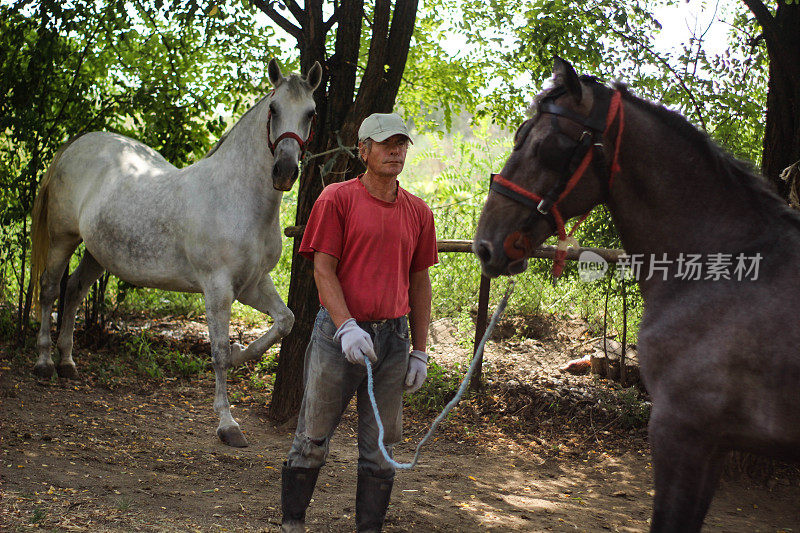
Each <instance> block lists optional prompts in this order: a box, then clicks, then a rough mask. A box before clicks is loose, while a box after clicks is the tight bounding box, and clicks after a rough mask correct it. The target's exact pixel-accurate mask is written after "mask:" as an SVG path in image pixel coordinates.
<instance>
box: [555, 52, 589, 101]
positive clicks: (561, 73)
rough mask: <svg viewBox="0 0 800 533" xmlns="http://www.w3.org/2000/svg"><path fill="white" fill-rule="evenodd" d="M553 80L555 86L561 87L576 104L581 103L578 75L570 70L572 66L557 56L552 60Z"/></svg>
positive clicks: (573, 70) (572, 69)
mask: <svg viewBox="0 0 800 533" xmlns="http://www.w3.org/2000/svg"><path fill="white" fill-rule="evenodd" d="M553 79H554V80H555V84H556V85H561V86H563V87H564V88H565V89H566V90H567V92H569V94H570V95H571V96H572V97H573V98H574V99H575V101H576V102H580V101H581V94H582V92H583V91H582V89H581V80H580V79H579V78H578V73H577V72H575V69H574V68H572V65H570V64H569V62H568V61H567V60H565V59H561V58H560V57H558V56H555V58H553Z"/></svg>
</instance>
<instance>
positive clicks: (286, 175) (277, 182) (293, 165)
mask: <svg viewBox="0 0 800 533" xmlns="http://www.w3.org/2000/svg"><path fill="white" fill-rule="evenodd" d="M299 174H300V169H299V167H298V165H297V162H296V161H292V160H287V159H283V158H281V159H278V160H277V161H276V162H275V165H273V167H272V186H273V187H274V188H275V189H276V190H279V191H288V190H290V189H291V188H292V186H293V185H294V182H295V181H297V176H298V175H299Z"/></svg>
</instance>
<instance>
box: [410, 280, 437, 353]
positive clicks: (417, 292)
mask: <svg viewBox="0 0 800 533" xmlns="http://www.w3.org/2000/svg"><path fill="white" fill-rule="evenodd" d="M431 296H432V291H431V278H430V276H429V275H428V269H427V268H426V269H424V270H420V271H417V272H412V273H411V275H410V276H409V288H408V303H409V306H410V307H411V313H409V319H410V321H409V322H410V326H411V347H412V349H413V350H419V351H421V352H424V351H426V350H427V345H428V325H429V324H430V321H431Z"/></svg>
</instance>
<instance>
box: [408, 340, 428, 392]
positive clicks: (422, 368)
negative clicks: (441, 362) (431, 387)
mask: <svg viewBox="0 0 800 533" xmlns="http://www.w3.org/2000/svg"><path fill="white" fill-rule="evenodd" d="M427 377H428V354H426V353H425V352H423V351H420V350H413V351H412V352H411V354H410V355H409V356H408V371H407V372H406V390H407V391H408V392H415V391H416V390H417V389H419V388H420V387H422V384H423V383H425V378H427Z"/></svg>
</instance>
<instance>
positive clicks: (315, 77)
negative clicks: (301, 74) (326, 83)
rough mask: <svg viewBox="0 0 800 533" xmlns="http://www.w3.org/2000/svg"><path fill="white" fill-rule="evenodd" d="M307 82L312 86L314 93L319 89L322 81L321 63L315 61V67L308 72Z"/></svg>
mask: <svg viewBox="0 0 800 533" xmlns="http://www.w3.org/2000/svg"><path fill="white" fill-rule="evenodd" d="M306 81H307V82H308V84H309V85H310V86H311V92H312V93H313V92H314V91H315V90H316V88H317V87H319V83H320V82H321V81H322V66H321V65H320V64H319V61H314V66H313V67H311V70H309V71H308V76H307V77H306Z"/></svg>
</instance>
